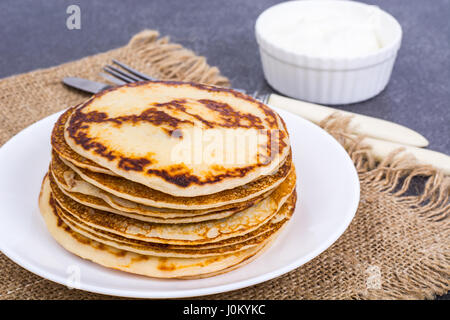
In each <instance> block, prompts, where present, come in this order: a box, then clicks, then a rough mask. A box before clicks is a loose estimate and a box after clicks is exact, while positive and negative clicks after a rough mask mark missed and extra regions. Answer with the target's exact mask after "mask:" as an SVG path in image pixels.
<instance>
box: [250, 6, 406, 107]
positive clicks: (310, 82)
mask: <svg viewBox="0 0 450 320" xmlns="http://www.w3.org/2000/svg"><path fill="white" fill-rule="evenodd" d="M318 6H327V9H330V8H331V9H332V10H342V9H344V10H352V11H355V13H356V14H357V13H358V12H362V11H361V10H367V8H368V7H369V6H368V5H366V4H362V3H357V2H353V1H336V0H331V1H330V0H323V1H313V0H304V1H288V2H284V3H281V4H278V5H275V6H273V7H271V8H269V9H267V10H265V11H264V12H263V13H262V14H261V15H260V16H259V17H258V19H257V21H256V26H255V33H256V40H257V42H258V45H259V49H260V55H261V62H262V66H263V70H264V75H265V77H266V80H267V82H268V83H269V84H270V85H271V86H272V87H273V88H275V89H276V90H278V91H279V92H281V93H283V94H285V95H287V96H290V97H293V98H296V99H300V100H306V101H311V102H316V103H322V104H347V103H354V102H360V101H363V100H367V99H369V98H372V97H373V96H375V95H377V94H378V93H380V92H381V91H382V90H383V89H384V88H385V87H386V85H387V83H388V82H389V78H390V76H391V72H392V68H393V66H394V62H395V59H396V56H397V51H398V49H399V48H400V43H401V38H402V29H401V26H400V24H399V23H398V22H397V20H395V18H394V17H392V16H391V15H390V14H388V13H386V12H384V11H382V10H380V16H379V19H380V20H379V21H380V29H379V34H380V37H381V38H382V39H383V44H384V45H383V47H382V48H380V49H379V50H377V51H375V52H372V53H370V54H367V55H361V56H358V57H355V58H349V57H345V58H343V57H331V58H330V57H323V56H322V57H321V56H311V55H306V54H298V53H296V52H294V50H287V49H285V47H282V46H280V45H279V44H278V43H276V41H270V40H269V39H268V38H269V37H268V36H267V31H266V30H267V27H266V26H267V25H270V23H271V21H273V20H271V19H274V17H277V18H279V17H280V16H283V14H284V13H286V12H289V13H292V12H301V11H305V10H306V12H307V10H310V9H314V10H317V7H318ZM290 15H291V16H292V14H290ZM287 16H289V15H287ZM265 31H266V32H265Z"/></svg>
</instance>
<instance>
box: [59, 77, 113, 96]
mask: <svg viewBox="0 0 450 320" xmlns="http://www.w3.org/2000/svg"><path fill="white" fill-rule="evenodd" d="M62 82H63V83H64V84H65V85H66V86H69V87H72V88H75V89H78V90H81V91H85V92H88V93H94V94H95V93H98V92H100V91H103V90H106V89H109V88H111V87H112V86H110V85H109V84H106V83H101V82H95V81H91V80H87V79H82V78H77V77H66V78H64V79H63V80H62Z"/></svg>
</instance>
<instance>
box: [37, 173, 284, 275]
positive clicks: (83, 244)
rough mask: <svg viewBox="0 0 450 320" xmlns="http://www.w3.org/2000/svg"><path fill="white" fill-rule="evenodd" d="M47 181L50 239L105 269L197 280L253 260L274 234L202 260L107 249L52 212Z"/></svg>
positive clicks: (43, 203)
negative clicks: (259, 242)
mask: <svg viewBox="0 0 450 320" xmlns="http://www.w3.org/2000/svg"><path fill="white" fill-rule="evenodd" d="M48 181H49V180H48V179H44V181H43V185H42V189H41V193H40V196H39V207H40V211H41V214H42V217H43V218H44V221H45V223H46V225H47V229H48V230H49V232H50V234H51V235H52V236H53V238H54V239H55V240H56V241H57V242H58V243H59V244H60V245H61V246H62V247H64V248H65V249H66V250H68V251H69V252H72V253H74V254H76V255H78V256H80V257H81V258H84V259H88V260H91V261H93V262H95V263H97V264H100V265H103V266H105V267H109V268H113V269H117V270H122V271H126V272H130V273H135V274H140V275H145V276H149V277H156V278H191V279H193V278H198V277H206V276H212V275H216V274H219V273H220V272H225V271H227V270H232V269H233V268H234V267H237V266H240V265H242V264H244V263H246V262H248V261H250V259H251V258H252V257H254V256H255V255H256V254H257V253H258V252H260V251H261V250H262V249H263V248H264V247H265V245H266V244H267V243H270V241H272V239H273V238H274V237H275V236H276V234H275V235H274V236H273V237H272V238H271V239H268V240H267V241H266V242H265V243H263V244H261V245H260V246H256V247H253V248H250V249H247V250H244V251H239V252H236V253H232V254H226V255H219V256H214V257H204V258H167V257H155V256H150V255H141V254H136V253H133V252H129V251H125V250H120V249H117V248H114V247H111V246H107V245H105V244H102V243H100V242H98V241H94V240H91V239H89V238H87V237H85V236H83V235H81V234H79V233H77V232H75V231H73V230H72V229H70V227H69V226H68V225H66V224H65V223H64V221H62V220H61V219H60V218H58V215H57V213H56V209H55V203H54V201H53V200H52V199H51V192H50V185H49V182H48Z"/></svg>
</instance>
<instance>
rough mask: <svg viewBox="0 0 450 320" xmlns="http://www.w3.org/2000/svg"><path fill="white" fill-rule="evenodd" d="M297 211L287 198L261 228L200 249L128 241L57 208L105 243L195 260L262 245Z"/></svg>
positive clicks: (78, 229) (76, 228)
mask: <svg viewBox="0 0 450 320" xmlns="http://www.w3.org/2000/svg"><path fill="white" fill-rule="evenodd" d="M294 208H295V194H294V195H293V196H292V197H291V198H290V199H288V201H287V202H286V203H285V204H284V205H283V206H282V208H281V209H280V210H279V211H278V213H277V214H276V215H275V216H274V217H273V218H272V219H271V220H270V221H269V222H268V223H267V224H264V225H263V226H262V227H261V228H259V229H257V230H255V231H253V232H251V233H249V234H246V235H244V236H240V237H236V238H238V239H236V240H235V241H234V238H231V239H227V240H225V241H221V242H218V243H215V245H214V246H210V245H209V244H207V245H197V246H180V245H166V244H160V243H149V242H145V241H140V240H135V239H128V238H125V237H122V236H119V235H117V234H114V233H110V232H106V231H104V230H100V229H96V228H93V227H91V226H89V225H87V224H85V223H83V221H81V220H79V219H77V218H76V217H74V216H73V215H71V214H70V213H68V212H67V211H66V210H64V209H63V208H61V207H60V206H59V205H58V204H57V205H56V212H57V214H58V216H59V217H60V218H61V219H62V220H63V221H64V223H66V224H67V225H68V226H69V227H70V228H71V229H72V230H74V231H76V232H78V233H80V234H82V235H83V236H85V237H87V238H90V239H92V240H96V241H98V242H101V243H103V244H106V245H109V246H112V247H115V248H118V249H122V250H127V251H130V252H135V253H139V254H145V255H154V256H161V257H178V258H194V257H207V256H215V255H221V254H229V253H233V252H238V251H243V250H246V249H249V248H251V247H254V246H257V245H260V244H261V243H263V242H264V241H266V240H267V239H268V238H270V237H271V236H272V235H274V234H275V233H276V232H277V231H278V230H279V229H280V228H282V226H283V225H284V224H285V223H286V222H287V221H288V220H289V218H290V216H291V215H292V212H293V210H294Z"/></svg>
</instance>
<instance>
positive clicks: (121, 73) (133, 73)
mask: <svg viewBox="0 0 450 320" xmlns="http://www.w3.org/2000/svg"><path fill="white" fill-rule="evenodd" d="M112 63H113V64H115V65H117V66H119V67H120V68H117V67H115V66H113V65H110V64H107V65H106V66H105V67H103V70H104V71H105V72H107V73H104V72H100V73H99V75H100V76H101V77H102V78H104V79H106V80H108V81H110V82H112V83H114V84H116V85H119V86H120V85H124V84H127V83H133V82H138V81H158V79H156V78H154V77H150V76H149V75H146V74H145V73H142V72H139V71H137V70H135V69H133V68H131V67H129V66H127V65H126V64H124V63H122V62H120V61H117V60H116V59H113V60H112ZM234 90H235V91H238V92H241V93H244V94H248V93H247V92H246V91H245V90H242V89H234ZM248 95H250V96H251V97H253V98H254V99H256V100H259V101H261V102H262V103H264V104H266V103H267V102H268V101H269V96H270V95H269V94H263V95H259V93H258V91H255V92H253V93H252V94H248Z"/></svg>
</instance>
